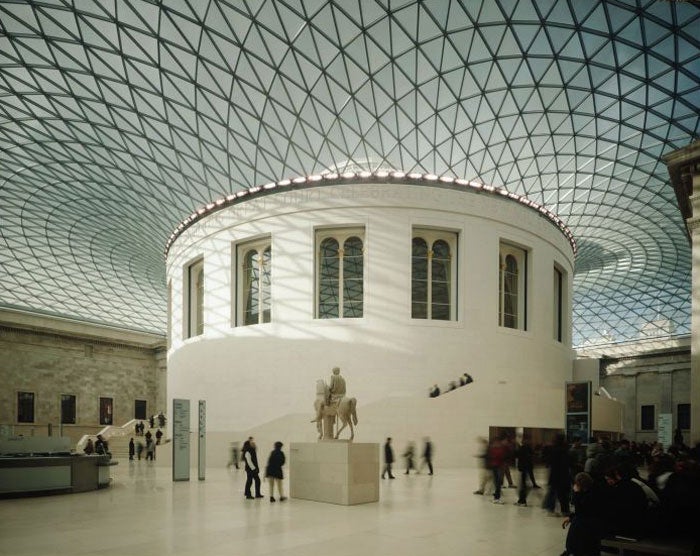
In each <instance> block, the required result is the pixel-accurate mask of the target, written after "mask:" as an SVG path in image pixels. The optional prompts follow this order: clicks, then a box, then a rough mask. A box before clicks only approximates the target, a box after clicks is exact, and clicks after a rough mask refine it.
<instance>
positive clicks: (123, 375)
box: [0, 325, 167, 439]
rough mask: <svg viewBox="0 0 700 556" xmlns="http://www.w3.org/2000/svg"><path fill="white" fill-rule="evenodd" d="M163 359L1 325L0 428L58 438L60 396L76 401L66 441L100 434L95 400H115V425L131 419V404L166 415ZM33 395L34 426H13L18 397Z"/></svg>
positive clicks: (154, 351) (141, 350) (149, 352)
mask: <svg viewBox="0 0 700 556" xmlns="http://www.w3.org/2000/svg"><path fill="white" fill-rule="evenodd" d="M164 375H165V357H164V354H163V353H162V349H161V348H150V347H139V346H133V345H127V344H120V343H116V342H110V341H100V340H97V339H95V338H85V337H80V336H75V335H71V334H67V333H61V334H53V333H50V332H46V331H36V330H23V329H21V328H14V327H10V326H2V325H0V384H1V385H2V387H1V388H0V425H4V426H5V427H4V428H5V430H7V427H8V426H9V427H11V428H12V432H13V433H15V434H37V435H39V434H47V430H48V424H49V423H51V424H52V426H53V434H54V435H57V434H58V427H59V420H60V397H61V395H62V394H72V395H75V396H76V424H75V425H64V428H63V433H64V435H66V436H70V437H76V439H77V438H79V437H80V436H81V435H82V434H85V433H94V432H96V431H97V430H99V429H101V428H102V426H101V425H100V424H99V398H100V397H107V398H112V399H113V409H114V415H113V424H115V425H120V424H123V423H125V422H127V421H129V420H130V419H132V418H133V417H134V401H135V400H137V399H138V400H146V402H147V411H148V413H149V414H153V413H157V412H158V411H160V410H163V411H165V410H166V409H167V408H166V407H165V405H164V403H165V402H164V400H165V398H166V394H165V377H164ZM19 391H25V392H33V393H34V421H35V422H34V423H33V424H31V425H27V424H18V423H17V392H19Z"/></svg>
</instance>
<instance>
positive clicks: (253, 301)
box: [237, 238, 272, 326]
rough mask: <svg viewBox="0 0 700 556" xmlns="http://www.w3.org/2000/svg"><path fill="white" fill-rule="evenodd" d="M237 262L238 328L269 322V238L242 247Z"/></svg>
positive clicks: (270, 260)
mask: <svg viewBox="0 0 700 556" xmlns="http://www.w3.org/2000/svg"><path fill="white" fill-rule="evenodd" d="M238 260H239V261H240V263H239V265H240V266H239V269H238V311H237V313H238V317H237V321H238V323H239V325H243V326H247V325H250V324H262V323H265V322H270V318H271V305H272V301H271V300H272V298H271V293H270V289H271V285H272V248H271V247H270V240H269V238H268V239H265V240H262V241H256V242H253V243H245V244H242V245H239V246H238Z"/></svg>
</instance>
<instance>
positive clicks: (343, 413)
mask: <svg viewBox="0 0 700 556" xmlns="http://www.w3.org/2000/svg"><path fill="white" fill-rule="evenodd" d="M327 399H328V385H327V384H326V383H325V382H324V381H323V380H320V379H319V380H317V381H316V401H314V409H315V410H316V414H317V415H319V414H320V415H321V419H318V420H317V421H316V429H317V430H318V438H319V440H320V439H322V438H323V439H326V440H329V439H337V438H338V437H339V436H340V433H341V432H343V430H344V429H345V427H346V426H348V425H350V440H352V439H353V438H355V427H354V425H357V410H356V407H357V400H356V399H355V398H346V397H342V398H341V399H340V401H339V402H337V405H334V404H327V403H326V400H327ZM336 418H337V419H339V420H340V422H341V424H342V426H340V427H339V428H338V430H337V432H336V433H335V436H334V435H333V428H334V425H335V422H336Z"/></svg>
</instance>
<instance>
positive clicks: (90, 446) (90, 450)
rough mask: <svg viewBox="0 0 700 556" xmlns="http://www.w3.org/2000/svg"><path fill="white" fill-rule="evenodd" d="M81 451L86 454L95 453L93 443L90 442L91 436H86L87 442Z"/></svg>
mask: <svg viewBox="0 0 700 556" xmlns="http://www.w3.org/2000/svg"><path fill="white" fill-rule="evenodd" d="M83 452H85V453H86V454H87V455H88V456H89V455H92V454H94V453H95V445H94V444H93V443H92V438H88V441H87V444H85V448H84V449H83Z"/></svg>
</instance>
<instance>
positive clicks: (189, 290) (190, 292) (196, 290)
mask: <svg viewBox="0 0 700 556" xmlns="http://www.w3.org/2000/svg"><path fill="white" fill-rule="evenodd" d="M185 312H186V315H185V317H186V318H185V338H192V337H194V336H199V335H201V334H203V333H204V259H199V260H198V261H196V262H194V263H192V264H191V265H189V266H188V267H187V269H186V273H185Z"/></svg>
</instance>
